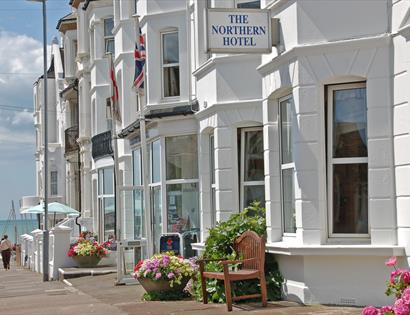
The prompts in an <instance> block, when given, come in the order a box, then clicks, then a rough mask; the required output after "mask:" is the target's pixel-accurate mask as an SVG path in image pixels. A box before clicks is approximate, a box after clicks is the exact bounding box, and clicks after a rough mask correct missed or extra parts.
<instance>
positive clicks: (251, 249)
mask: <svg viewBox="0 0 410 315" xmlns="http://www.w3.org/2000/svg"><path fill="white" fill-rule="evenodd" d="M234 249H235V251H236V253H237V255H238V257H241V259H239V260H216V259H200V260H198V264H199V271H200V273H201V285H202V295H203V301H204V304H207V303H208V294H207V291H206V279H219V280H224V285H225V296H226V305H227V307H228V311H232V300H233V301H239V300H245V299H252V298H259V297H260V298H261V300H262V306H264V307H265V306H266V296H267V292H266V281H265V240H264V238H263V237H260V236H259V235H258V234H256V233H255V232H253V231H246V232H244V233H243V234H242V235H241V236H240V237H239V238H237V239H236V240H235V244H234ZM209 261H217V262H219V263H220V264H222V266H223V272H207V271H205V264H206V263H207V262H209ZM233 264H240V269H239V270H237V271H231V270H229V265H233ZM250 279H259V283H260V287H261V293H260V294H250V295H243V296H235V297H233V298H232V293H231V281H240V280H250Z"/></svg>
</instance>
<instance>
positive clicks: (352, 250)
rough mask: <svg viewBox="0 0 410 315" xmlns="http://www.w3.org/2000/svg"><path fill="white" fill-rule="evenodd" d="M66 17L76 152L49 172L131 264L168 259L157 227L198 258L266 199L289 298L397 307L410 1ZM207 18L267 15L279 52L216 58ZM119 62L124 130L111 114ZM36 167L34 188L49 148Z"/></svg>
mask: <svg viewBox="0 0 410 315" xmlns="http://www.w3.org/2000/svg"><path fill="white" fill-rule="evenodd" d="M70 7H71V10H72V12H71V13H70V14H69V15H67V16H66V17H64V18H62V19H61V20H60V22H59V25H58V29H59V30H60V32H61V35H62V42H61V46H62V47H61V49H58V47H55V46H53V56H54V59H53V60H54V67H55V66H56V65H57V64H58V65H60V64H64V67H61V66H58V67H59V68H58V69H59V70H58V71H57V72H62V74H57V72H56V75H55V76H56V78H54V79H53V80H54V81H53V82H55V84H54V85H53V88H54V91H55V93H54V92H53V93H54V94H55V97H54V98H53V102H54V101H55V104H54V103H53V104H50V105H52V106H53V108H54V106H56V108H57V109H58V111H59V112H60V114H61V115H60V116H58V115H57V116H56V118H55V122H53V124H55V126H56V128H55V129H52V128H51V130H53V131H50V132H51V133H55V135H60V137H57V138H56V139H55V140H56V143H59V145H58V148H62V149H64V148H65V152H63V153H58V152H59V151H58V150H60V151H61V150H62V149H58V148H57V149H54V146H53V145H51V146H50V152H51V150H56V151H55V152H57V153H56V154H58V158H56V159H55V169H54V168H53V167H51V168H50V174H49V175H48V176H50V177H51V181H50V185H52V184H53V183H55V182H58V185H59V186H58V187H59V191H61V192H62V193H61V194H62V195H61V200H62V201H63V202H66V203H67V204H68V205H70V206H72V207H75V208H77V209H80V210H81V217H82V219H83V220H84V222H86V221H87V220H88V221H87V222H89V226H90V228H91V226H92V229H93V231H94V232H95V233H97V234H98V235H99V237H100V239H105V240H106V239H111V238H113V237H114V236H115V235H119V237H120V238H121V241H123V242H124V243H126V242H127V241H136V242H137V243H138V244H139V246H138V247H137V248H136V249H135V250H134V251H133V254H132V255H128V254H127V253H126V252H125V251H124V253H121V255H123V254H124V257H126V258H125V259H126V260H127V261H128V260H129V263H130V264H131V263H133V260H134V259H137V258H138V257H145V256H149V255H151V254H152V253H154V252H158V251H159V250H160V241H159V239H160V236H161V235H162V234H166V233H179V234H180V235H181V237H182V239H183V240H184V244H185V247H186V248H185V253H186V254H187V255H189V254H193V252H192V251H193V250H197V251H200V250H201V249H202V248H203V245H204V241H205V239H206V237H207V233H208V232H207V231H208V229H209V228H210V227H212V226H214V225H215V224H216V223H217V222H220V221H224V220H226V219H228V218H229V216H230V215H231V214H232V213H237V212H239V211H240V210H241V209H243V208H244V207H246V206H247V205H248V204H249V202H251V201H253V200H259V201H261V202H262V203H263V204H264V205H265V207H266V221H267V244H266V248H267V251H268V252H269V253H272V254H274V257H275V259H276V260H277V261H278V262H279V268H280V271H281V272H282V274H283V276H284V278H285V283H284V288H283V292H284V297H285V298H286V299H289V300H296V301H299V302H302V303H308V304H309V303H327V304H341V305H366V304H379V305H382V304H385V303H389V299H388V298H387V297H385V296H384V287H385V281H386V280H387V276H386V275H387V274H388V271H389V270H388V269H386V267H385V266H384V261H385V260H386V259H387V258H388V257H390V256H393V255H396V256H398V257H400V263H401V264H402V265H403V266H407V265H408V256H409V255H407V253H408V252H409V250H410V247H409V246H410V244H409V242H410V234H409V232H410V185H409V184H408V182H409V180H410V149H409V148H410V147H409V144H410V135H409V132H410V127H409V126H410V124H409V121H410V116H409V115H410V113H409V105H408V102H409V97H410V95H409V93H408V91H409V89H408V88H407V85H408V84H409V83H410V78H409V74H408V72H409V65H410V64H409V57H410V51H409V47H410V46H409V43H408V40H409V38H410V3H408V2H407V1H404V0H398V1H391V0H380V1H376V0H375V1H367V0H363V1H361V0H357V1H354V2H353V1H342V0H334V1H330V0H329V1H310V0H276V1H268V0H260V1H258V0H210V1H196V0H172V1H170V0H168V1H165V0H136V1H131V0H114V1H110V0H98V1H91V0H89V1H81V0H71V1H70ZM210 8H225V9H227V10H230V9H234V8H235V9H236V8H241V9H243V10H245V11H242V12H251V11H252V10H255V9H257V10H258V9H263V10H265V11H266V12H268V13H269V14H270V17H272V18H274V19H275V21H276V22H275V23H272V25H273V26H274V27H272V32H277V34H276V35H277V40H276V41H275V43H272V44H273V45H274V46H273V47H272V49H271V51H270V52H266V53H253V52H249V53H241V54H233V53H231V54H227V53H210V52H209V51H208V50H207V42H206V40H205V38H207V27H206V23H207V10H208V9H210ZM246 10H248V11H246ZM135 15H138V17H139V26H140V28H141V32H142V34H144V36H145V45H146V56H147V57H146V65H145V73H146V76H145V82H144V83H145V89H144V96H141V97H137V93H136V92H135V91H133V90H132V88H131V87H132V83H133V78H134V49H135V43H136V38H137V31H136V30H137V25H138V24H137V23H136V17H135ZM255 32H257V31H256V30H255ZM255 32H254V34H253V35H258V34H256V33H255ZM259 33H260V31H259ZM251 37H252V36H251ZM246 43H248V44H252V43H253V42H252V39H249V41H245V40H244V41H243V44H244V45H246ZM230 44H234V43H233V42H230ZM57 52H58V54H59V55H60V57H59V58H57V57H56V56H55V54H57ZM62 52H64V53H63V55H61V54H62ZM110 53H111V54H112V55H113V56H114V57H113V60H114V61H113V63H114V67H115V76H116V81H117V85H118V87H119V106H120V112H121V118H122V119H121V122H119V121H116V120H113V119H111V116H110V111H109V107H108V106H107V104H108V102H107V99H109V98H110V97H111V95H112V87H111V81H110V79H109V76H108V73H109V67H110V62H109V58H108V55H109V54H110ZM61 56H62V57H61ZM49 80H51V79H49ZM38 82H40V83H38V84H37V85H36V87H35V96H36V95H37V98H36V97H35V103H36V106H37V107H36V109H37V112H36V113H37V114H38V115H39V113H41V106H38V104H40V103H41V100H40V97H39V96H40V95H41V93H42V92H41V78H40V79H39V81H38ZM54 94H53V95H54ZM40 105H41V104H40ZM59 117H60V118H59ZM53 119H54V117H53ZM36 122H37V125H38V126H39V129H38V134H39V135H38V139H41V121H38V120H36ZM57 122H59V123H57ZM111 130H114V131H115V132H114V137H113V134H112V132H111ZM63 135H65V136H63ZM113 138H115V139H114V140H112V139H113ZM117 138H118V139H117ZM56 147H57V145H56ZM63 151H64V150H63ZM114 151H116V153H117V154H116V155H118V158H117V159H116V161H115V163H114V159H113V156H114V154H113V153H114ZM53 152H54V151H53ZM37 156H38V163H37V164H38V174H39V178H41V176H43V175H42V171H41V169H42V168H41V163H42V162H41V141H40V140H38V155H37ZM115 169H116V171H115ZM53 171H55V172H57V171H58V172H57V175H56V174H54V175H52V174H51V172H53ZM114 174H115V175H114ZM53 176H54V177H56V180H55V181H54V180H53V178H54V177H53ZM59 179H61V180H59ZM115 179H116V180H115ZM38 182H39V184H38V185H39V187H40V185H41V184H40V182H41V181H40V180H39V181H38ZM51 191H53V189H51ZM38 193H39V194H41V190H39V191H38ZM115 197H117V198H115ZM118 229H119V231H118ZM127 255H128V256H127Z"/></svg>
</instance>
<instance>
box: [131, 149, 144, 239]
mask: <svg viewBox="0 0 410 315" xmlns="http://www.w3.org/2000/svg"><path fill="white" fill-rule="evenodd" d="M132 160H133V186H134V189H133V199H134V203H133V204H134V207H133V210H134V239H141V238H142V237H145V213H144V204H143V200H144V199H143V195H144V190H143V186H142V159H141V148H138V149H136V150H134V151H132Z"/></svg>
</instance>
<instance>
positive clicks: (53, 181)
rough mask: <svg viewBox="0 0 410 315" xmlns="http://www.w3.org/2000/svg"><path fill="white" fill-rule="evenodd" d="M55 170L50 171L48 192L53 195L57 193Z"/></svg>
mask: <svg viewBox="0 0 410 315" xmlns="http://www.w3.org/2000/svg"><path fill="white" fill-rule="evenodd" d="M57 187H58V182H57V171H51V172H50V188H51V189H50V190H51V191H50V194H51V195H53V196H55V195H57V194H58V188H57Z"/></svg>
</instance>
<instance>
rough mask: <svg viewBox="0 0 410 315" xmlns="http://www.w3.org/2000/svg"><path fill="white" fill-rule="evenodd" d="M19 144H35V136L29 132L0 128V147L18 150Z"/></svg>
mask: <svg viewBox="0 0 410 315" xmlns="http://www.w3.org/2000/svg"><path fill="white" fill-rule="evenodd" d="M21 144H30V145H34V144H35V135H34V132H32V131H31V130H12V129H9V128H5V127H1V126H0V146H1V149H2V150H1V151H3V149H6V147H7V149H8V150H10V149H17V150H18V149H19V147H20V145H21Z"/></svg>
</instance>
